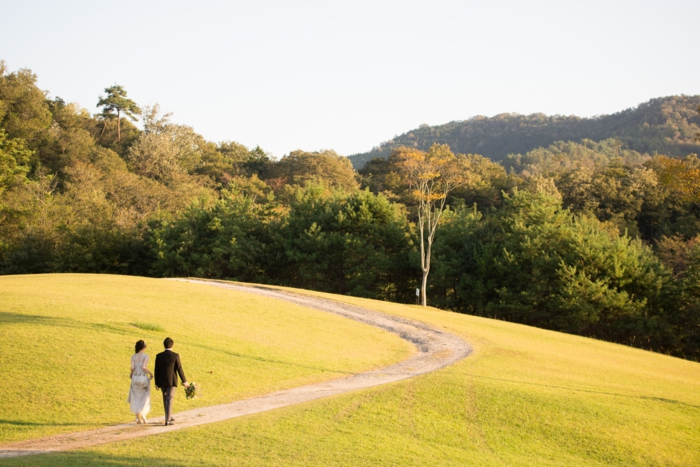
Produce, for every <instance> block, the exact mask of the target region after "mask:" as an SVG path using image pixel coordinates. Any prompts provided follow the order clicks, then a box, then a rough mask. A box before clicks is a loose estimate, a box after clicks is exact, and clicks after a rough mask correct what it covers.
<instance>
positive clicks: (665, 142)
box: [350, 96, 700, 169]
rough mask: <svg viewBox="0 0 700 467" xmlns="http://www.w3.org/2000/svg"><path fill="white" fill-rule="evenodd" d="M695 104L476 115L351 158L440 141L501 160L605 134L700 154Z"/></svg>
mask: <svg viewBox="0 0 700 467" xmlns="http://www.w3.org/2000/svg"><path fill="white" fill-rule="evenodd" d="M698 105H700V96H671V97H663V98H657V99H652V100H650V101H648V102H645V103H643V104H640V105H639V106H638V107H636V108H632V109H627V110H623V111H621V112H618V113H615V114H612V115H601V116H598V117H593V118H580V117H576V116H562V115H554V116H547V115H544V114H532V115H518V114H500V115H496V116H495V117H490V118H489V117H483V116H477V117H473V118H470V119H469V120H462V121H455V122H450V123H446V124H444V125H436V126H428V125H421V126H420V127H419V128H416V129H414V130H411V131H409V132H407V133H404V134H402V135H400V136H397V137H395V138H393V139H391V140H389V141H386V142H384V143H382V144H381V145H379V147H377V148H374V149H372V150H371V151H369V152H367V153H362V154H355V155H353V156H350V159H351V160H352V163H353V166H354V167H355V168H356V169H361V168H362V167H363V166H364V165H365V164H366V163H367V162H368V161H370V160H372V159H373V158H375V157H381V158H385V159H386V158H387V157H388V156H389V154H391V151H392V150H393V149H395V148H397V147H400V146H408V147H415V148H418V149H422V150H424V151H425V150H427V149H428V148H429V147H430V146H432V145H433V144H434V143H440V144H448V145H450V147H451V148H452V150H453V151H455V152H460V153H463V154H481V155H482V156H485V157H488V158H489V159H491V160H493V161H500V160H503V159H504V158H505V157H506V156H508V154H525V153H526V152H528V151H531V150H533V149H535V148H538V147H546V146H549V145H550V144H553V143H554V142H556V141H581V140H583V139H589V140H593V141H600V140H604V139H610V138H615V139H616V140H617V141H619V142H620V143H621V144H622V145H624V146H625V147H626V148H628V149H632V150H634V151H638V152H641V153H648V154H652V155H653V154H665V155H668V156H676V157H677V156H685V155H687V154H689V153H698V152H700V144H698V142H697V141H696V140H695V136H696V135H697V133H698V131H699V130H700V116H698V113H697V111H696V110H697V108H698Z"/></svg>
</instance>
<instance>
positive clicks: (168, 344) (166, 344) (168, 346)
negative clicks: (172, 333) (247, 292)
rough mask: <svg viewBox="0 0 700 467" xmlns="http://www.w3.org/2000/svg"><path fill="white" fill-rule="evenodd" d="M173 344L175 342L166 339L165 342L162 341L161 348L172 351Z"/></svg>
mask: <svg viewBox="0 0 700 467" xmlns="http://www.w3.org/2000/svg"><path fill="white" fill-rule="evenodd" d="M174 343H175V342H173V340H172V339H171V338H169V337H166V338H165V340H164V341H163V347H165V348H166V349H172V348H173V344H174Z"/></svg>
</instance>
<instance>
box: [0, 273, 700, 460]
mask: <svg viewBox="0 0 700 467" xmlns="http://www.w3.org/2000/svg"><path fill="white" fill-rule="evenodd" d="M43 277H50V276H43ZM84 277H86V280H88V279H87V278H90V277H94V276H84ZM0 280H2V279H0ZM14 280H20V278H15V279H14ZM24 280H29V279H28V278H25V279H24ZM32 280H34V279H32ZM36 280H38V281H40V280H41V279H40V278H36ZM114 280H117V279H114ZM124 280H126V279H124ZM132 280H135V279H132ZM0 284H2V282H0ZM180 286H184V285H180ZM190 287H194V286H193V285H190ZM197 287H200V289H198V291H197V293H203V294H207V293H212V294H219V293H224V294H226V293H229V291H225V290H219V289H216V288H214V287H207V286H204V285H200V286H197ZM188 290H194V289H188ZM3 293H4V289H3ZM192 293H195V292H192ZM230 293H233V292H230ZM317 295H324V294H317ZM326 296H328V295H326ZM333 298H335V299H337V300H340V301H345V302H349V303H354V304H359V305H362V306H365V307H367V308H372V309H376V310H378V311H383V312H387V313H393V314H397V315H401V316H405V317H408V318H412V319H416V320H420V321H424V322H427V323H431V324H433V325H436V326H439V327H442V328H444V329H446V330H448V331H450V332H453V333H456V334H459V335H461V336H463V337H464V338H465V339H467V340H468V341H469V342H470V343H471V344H472V345H473V347H474V353H473V354H472V355H471V356H469V357H468V358H466V359H465V360H462V361H461V362H459V363H458V364H456V365H454V366H451V367H448V368H445V369H443V370H440V371H437V372H435V373H431V374H428V375H424V376H421V377H418V378H414V379H411V380H407V381H403V382H399V383H394V384H391V385H387V386H383V387H380V388H374V389H368V390H363V391H358V392H354V393H351V394H347V395H343V396H337V397H333V398H329V399H326V400H321V401H315V402H311V403H307V404H303V405H301V406H295V407H288V408H285V409H281V410H276V411H272V412H268V413H263V414H257V415H252V416H247V417H243V418H239V419H234V420H230V421H227V422H222V423H217V424H212V425H207V426H200V427H196V428H191V429H186V430H181V431H177V432H173V433H169V434H165V435H159V436H154V437H149V438H142V439H138V440H131V441H126V442H121V443H114V444H109V445H104V446H101V447H97V448H90V449H84V450H81V451H76V452H70V453H61V454H54V455H45V456H38V457H32V458H17V459H8V460H4V461H0V465H39V466H44V465H46V466H49V465H50V466H52V467H54V466H63V465H124V466H126V465H139V466H152V465H172V466H186V465H193V464H195V465H199V466H227V465H246V466H249V465H250V466H252V465H255V466H269V465H271V466H288V465H316V466H334V465H344V466H377V465H392V466H393V465H396V466H399V465H401V466H403V465H415V466H451V465H454V466H465V465H473V466H492V465H493V466H609V465H615V466H696V465H700V364H698V363H694V362H688V361H684V360H680V359H676V358H671V357H668V356H664V355H658V354H653V353H650V352H645V351H641V350H638V349H632V348H627V347H624V346H620V345H615V344H610V343H606V342H600V341H595V340H590V339H585V338H581V337H576V336H570V335H565V334H560V333H556V332H551V331H544V330H540V329H535V328H530V327H526V326H522V325H516V324H511V323H505V322H500V321H494V320H489V319H484V318H477V317H472V316H466V315H458V314H453V313H448V312H442V311H438V310H434V309H423V308H420V307H415V306H405V305H397V304H391V303H385V302H377V301H372V300H364V299H357V298H351V297H339V296H333ZM130 319H132V320H133V319H135V318H130ZM143 319H144V321H145V320H146V318H145V317H143ZM148 320H149V322H153V323H156V324H161V325H162V323H160V321H159V320H158V319H157V318H155V317H154V318H150V317H149V318H148ZM47 324H49V323H47ZM2 329H3V333H5V332H6V331H5V326H4V325H3V328H2ZM166 329H168V328H167V326H166ZM169 331H170V330H169V329H168V331H167V332H169ZM3 340H4V339H3ZM2 345H4V344H2ZM183 347H184V345H183ZM400 350H403V349H401V348H397V350H395V351H394V352H393V353H392V357H394V358H395V357H396V356H398V355H399V354H400ZM188 351H189V352H190V353H193V352H195V349H192V350H189V349H188ZM197 351H198V350H197ZM182 353H183V354H184V353H185V352H184V350H183V351H182ZM124 355H125V357H123V358H122V360H124V358H128V355H127V352H125V353H124ZM2 356H3V357H2V358H3V359H5V350H4V349H3V352H2ZM93 358H94V357H93ZM191 358H193V357H191ZM120 361H121V360H120ZM232 371H233V369H232ZM271 389H272V388H271ZM180 406H181V407H182V402H180ZM5 407H6V405H5V403H4V402H3V413H5ZM30 418H31V417H30Z"/></svg>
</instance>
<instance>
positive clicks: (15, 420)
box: [0, 274, 413, 443]
mask: <svg viewBox="0 0 700 467" xmlns="http://www.w3.org/2000/svg"><path fill="white" fill-rule="evenodd" d="M166 336H170V337H172V338H173V339H174V340H175V350H176V351H177V352H178V353H180V354H181V356H182V361H183V367H184V369H185V374H186V376H187V377H188V379H190V380H191V381H196V382H197V383H199V384H201V386H202V388H203V392H204V395H205V397H202V398H201V399H195V400H193V401H187V402H185V399H184V397H180V398H179V400H178V401H177V402H176V404H177V405H176V410H178V409H179V410H185V409H190V408H196V407H198V406H202V405H215V404H220V403H225V402H231V401H233V400H238V399H242V398H246V397H250V396H253V395H259V394H265V393H268V392H271V391H275V390H280V389H286V388H291V387H296V386H301V385H304V384H308V383H311V382H318V381H323V380H328V379H333V378H337V377H341V376H345V375H347V374H350V373H354V372H358V371H363V370H365V369H368V368H374V367H379V366H384V365H386V364H390V363H394V362H396V361H400V360H402V359H404V358H406V357H407V355H409V354H410V353H412V352H413V348H412V347H411V346H410V345H409V344H407V343H406V342H404V341H403V340H401V339H399V338H398V337H396V336H394V335H392V334H389V333H386V332H384V331H381V330H379V329H376V328H374V327H371V326H367V325H363V324H360V323H356V322H354V321H350V320H346V319H341V318H339V317H337V316H333V315H329V314H327V313H323V312H320V311H316V310H309V309H306V308H303V307H298V306H294V305H291V304H287V303H284V302H280V301H277V300H270V299H266V298H263V297H257V296H252V295H250V294H243V293H237V292H233V291H224V290H221V289H217V288H214V287H202V286H197V285H193V284H187V283H181V282H174V281H168V280H161V279H146V278H135V277H125V276H108V275H80V274H65V275H35V276H4V277H0V368H1V369H2V379H3V385H2V396H1V397H0V413H2V416H0V443H2V442H8V441H14V440H20V439H29V438H37V437H40V436H44V435H49V434H54V433H60V432H69V431H76V430H85V429H89V428H92V427H96V426H103V425H114V424H118V423H124V422H129V421H131V420H132V419H133V417H132V416H131V415H130V413H129V405H128V404H127V403H126V397H127V394H128V390H129V382H128V381H129V380H128V377H129V359H130V357H131V355H132V354H133V352H134V343H135V342H136V341H137V340H139V339H144V340H145V341H146V343H147V344H148V348H147V353H148V354H149V355H151V362H150V368H151V370H153V360H154V358H155V354H156V353H158V352H161V351H162V349H163V346H162V342H163V339H164V338H165V337H166ZM158 396H159V393H155V392H153V393H152V395H151V400H152V412H151V415H162V413H163V408H162V403H161V404H159V403H158V399H157V398H158Z"/></svg>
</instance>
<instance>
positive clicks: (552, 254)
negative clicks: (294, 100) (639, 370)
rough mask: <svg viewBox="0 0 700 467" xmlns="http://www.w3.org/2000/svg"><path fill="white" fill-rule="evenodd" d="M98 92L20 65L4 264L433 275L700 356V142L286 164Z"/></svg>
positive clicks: (5, 148)
mask: <svg viewBox="0 0 700 467" xmlns="http://www.w3.org/2000/svg"><path fill="white" fill-rule="evenodd" d="M96 103H97V105H98V107H97V109H98V110H99V112H98V113H95V114H91V113H90V112H89V111H87V110H86V109H82V108H80V107H79V106H77V105H75V104H69V103H65V102H64V101H62V100H61V99H60V98H50V97H47V95H46V94H45V93H44V92H43V91H41V90H40V89H39V88H38V87H37V86H36V76H35V75H34V74H33V73H32V72H31V71H29V70H26V69H22V70H17V71H14V72H10V71H9V70H8V69H7V67H6V65H5V64H4V62H3V63H1V64H0V273H2V274H25V273H43V272H95V273H117V274H134V275H145V276H153V277H171V276H198V277H208V278H220V279H234V280H240V281H251V282H258V283H268V284H279V285H288V286H294V287H302V288H309V289H314V290H321V291H328V292H334V293H341V294H351V295H356V296H361V297H371V298H378V299H383V300H392V301H397V302H406V303H413V302H414V300H415V289H416V288H419V287H420V288H423V293H422V296H423V298H424V299H427V301H428V303H429V304H431V305H434V306H437V307H440V308H443V309H448V310H453V311H457V312H463V313H470V314H476V315H481V316H487V317H494V318H498V319H505V320H509V321H513V322H519V323H526V324H530V325H533V326H539V327H543V328H548V329H555V330H560V331H564V332H570V333H575V334H580V335H585V336H591V337H595V338H600V339H605V340H610V341H614V342H619V343H623V344H627V345H632V346H637V347H641V348H645V349H650V350H654V351H658V352H664V353H669V354H672V355H677V356H680V357H684V358H689V359H695V360H697V359H698V357H700V293H699V292H700V290H699V289H700V162H699V161H698V159H697V157H695V156H693V155H689V154H687V155H685V156H684V157H682V158H678V157H668V156H666V155H659V154H652V153H649V152H644V151H639V150H637V149H634V148H632V147H630V146H629V145H628V144H626V143H625V142H624V141H622V140H620V139H616V138H611V139H601V140H597V141H594V140H587V139H583V140H578V141H577V142H574V141H555V142H553V143H552V144H548V145H546V146H542V147H537V148H534V149H532V150H530V151H526V152H524V153H523V154H516V155H511V156H509V157H507V158H506V159H505V160H504V161H502V163H496V162H494V161H492V160H490V159H489V158H486V157H483V156H480V155H476V154H455V153H454V152H453V151H452V148H451V147H450V146H449V145H432V146H430V147H428V148H427V149H425V150H423V149H419V148H416V147H413V146H411V147H405V146H404V147H396V148H394V149H392V151H391V153H390V154H389V157H388V158H386V159H384V158H377V159H373V160H371V161H369V162H368V163H367V164H366V165H365V166H364V167H363V168H362V170H360V171H359V172H356V171H355V170H354V169H353V167H352V165H351V163H350V161H349V160H348V159H347V158H345V157H341V156H339V155H338V154H336V153H335V152H333V151H330V150H325V151H302V150H298V151H293V152H291V153H289V154H288V155H286V156H285V157H283V158H281V159H280V160H275V159H274V158H272V157H271V156H270V155H269V154H267V153H266V152H265V151H264V150H263V149H261V148H260V147H256V148H252V149H251V148H246V147H245V146H243V145H241V144H238V143H236V142H233V141H226V142H219V143H213V142H209V141H206V140H205V139H204V138H203V137H202V136H201V135H199V134H197V133H196V132H195V131H194V130H193V129H192V128H191V127H188V126H186V125H179V124H175V123H173V122H171V121H170V116H169V115H167V114H163V113H162V112H161V110H160V108H159V107H158V106H157V105H154V106H151V107H148V106H139V105H137V103H135V102H133V101H131V100H130V99H129V97H128V94H127V92H126V90H125V89H124V88H123V87H120V86H116V85H115V86H111V87H108V88H106V89H105V93H104V94H103V95H102V96H96ZM132 117H133V118H140V120H141V124H140V126H139V127H137V126H136V125H135V124H134V123H133V122H132V120H131V118H132ZM431 164H432V165H431ZM448 181H449V183H448ZM421 226H422V228H421ZM431 229H432V230H431ZM426 252H429V254H428V256H426ZM426 260H428V265H427V266H428V267H426Z"/></svg>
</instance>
